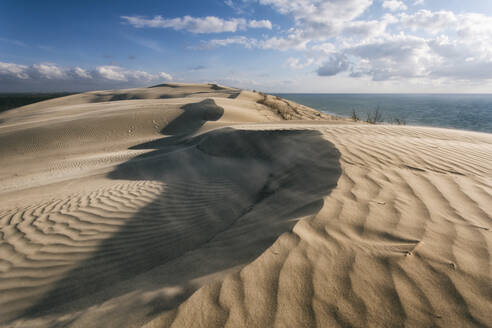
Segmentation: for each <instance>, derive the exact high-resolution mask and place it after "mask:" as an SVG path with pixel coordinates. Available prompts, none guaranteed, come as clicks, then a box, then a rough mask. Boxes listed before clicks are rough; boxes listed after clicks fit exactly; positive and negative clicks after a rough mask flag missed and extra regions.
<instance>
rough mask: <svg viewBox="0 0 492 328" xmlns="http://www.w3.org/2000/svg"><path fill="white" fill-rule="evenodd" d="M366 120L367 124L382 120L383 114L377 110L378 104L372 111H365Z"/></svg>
mask: <svg viewBox="0 0 492 328" xmlns="http://www.w3.org/2000/svg"><path fill="white" fill-rule="evenodd" d="M366 122H367V123H369V124H377V123H379V122H384V119H383V114H382V113H381V111H380V110H379V106H378V107H377V108H376V110H375V111H374V112H369V113H367V119H366Z"/></svg>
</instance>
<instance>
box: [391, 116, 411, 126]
mask: <svg viewBox="0 0 492 328" xmlns="http://www.w3.org/2000/svg"><path fill="white" fill-rule="evenodd" d="M391 123H392V124H396V125H407V122H406V121H405V120H404V119H402V118H398V117H395V118H394V119H393V120H392V121H391Z"/></svg>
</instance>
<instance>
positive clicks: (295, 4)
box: [259, 0, 373, 25]
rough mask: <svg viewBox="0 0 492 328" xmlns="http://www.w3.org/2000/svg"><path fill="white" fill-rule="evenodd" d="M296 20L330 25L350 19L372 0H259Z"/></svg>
mask: <svg viewBox="0 0 492 328" xmlns="http://www.w3.org/2000/svg"><path fill="white" fill-rule="evenodd" d="M259 2H260V3H261V4H263V5H270V6H272V7H273V8H275V9H276V10H278V11H279V12H280V13H282V14H291V15H293V16H294V19H295V20H296V21H302V22H305V23H312V24H326V25H330V24H332V22H333V21H334V20H335V21H351V20H353V19H355V18H357V17H358V16H360V15H361V14H362V13H363V12H364V11H365V10H366V9H367V8H369V6H371V4H372V2H373V1H372V0H343V1H341V0H259Z"/></svg>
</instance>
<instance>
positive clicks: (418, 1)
mask: <svg viewBox="0 0 492 328" xmlns="http://www.w3.org/2000/svg"><path fill="white" fill-rule="evenodd" d="M424 3H425V0H415V1H414V2H413V5H414V6H420V5H423V4H424Z"/></svg>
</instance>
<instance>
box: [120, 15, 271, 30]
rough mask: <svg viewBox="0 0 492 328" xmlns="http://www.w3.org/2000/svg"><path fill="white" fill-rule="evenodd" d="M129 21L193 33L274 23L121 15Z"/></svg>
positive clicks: (139, 24)
mask: <svg viewBox="0 0 492 328" xmlns="http://www.w3.org/2000/svg"><path fill="white" fill-rule="evenodd" d="M121 18H123V19H124V20H126V21H127V23H129V24H131V25H132V26H134V27H137V28H143V27H153V28H172V29H174V30H177V31H180V30H185V31H188V32H191V33H197V34H202V33H223V32H236V31H238V30H245V29H247V28H267V29H271V28H272V23H271V22H270V21H268V20H259V21H257V20H249V21H248V20H246V19H244V18H231V19H222V18H219V17H215V16H207V17H203V18H202V17H191V16H184V17H177V18H162V16H155V17H154V18H152V19H146V18H143V17H140V16H121Z"/></svg>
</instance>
